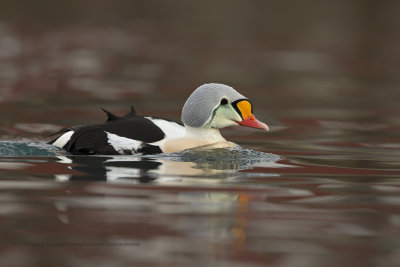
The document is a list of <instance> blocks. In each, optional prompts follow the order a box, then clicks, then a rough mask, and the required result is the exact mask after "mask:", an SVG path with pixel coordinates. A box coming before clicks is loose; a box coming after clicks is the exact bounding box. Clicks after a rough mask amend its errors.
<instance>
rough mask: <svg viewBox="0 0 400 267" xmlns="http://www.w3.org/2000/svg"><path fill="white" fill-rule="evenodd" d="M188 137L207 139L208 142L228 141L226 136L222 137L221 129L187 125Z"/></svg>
mask: <svg viewBox="0 0 400 267" xmlns="http://www.w3.org/2000/svg"><path fill="white" fill-rule="evenodd" d="M185 128H186V137H188V138H197V139H202V140H204V141H207V143H210V144H211V143H218V142H226V140H225V138H223V137H222V135H221V133H220V132H219V129H214V128H194V127H190V126H187V125H185Z"/></svg>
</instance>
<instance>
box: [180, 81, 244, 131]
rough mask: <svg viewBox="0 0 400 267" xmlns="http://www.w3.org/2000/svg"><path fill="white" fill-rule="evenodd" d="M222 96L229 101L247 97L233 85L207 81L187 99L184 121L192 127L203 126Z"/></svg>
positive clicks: (183, 112)
mask: <svg viewBox="0 0 400 267" xmlns="http://www.w3.org/2000/svg"><path fill="white" fill-rule="evenodd" d="M222 98H227V100H228V101H229V102H234V101H236V100H239V99H246V97H244V96H243V95H241V94H239V93H238V92H237V91H236V90H235V89H233V88H232V87H230V86H228V85H225V84H220V83H206V84H203V85H201V86H200V87H198V88H197V89H196V90H195V91H194V92H193V93H192V94H191V95H190V96H189V98H188V99H187V100H186V102H185V105H184V106H183V109H182V121H183V123H184V124H185V125H188V126H191V127H201V126H203V125H204V124H205V123H206V122H207V120H208V119H209V118H210V117H211V115H212V113H213V111H214V109H215V108H216V107H218V106H219V104H220V101H221V99H222Z"/></svg>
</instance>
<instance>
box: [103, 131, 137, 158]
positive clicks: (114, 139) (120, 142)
mask: <svg viewBox="0 0 400 267" xmlns="http://www.w3.org/2000/svg"><path fill="white" fill-rule="evenodd" d="M106 133H107V140H108V143H109V144H110V145H111V146H112V147H113V148H114V149H115V151H117V152H118V153H120V154H124V150H132V151H133V152H136V151H137V150H138V149H139V148H140V147H141V145H142V142H141V141H137V140H133V139H129V138H126V137H122V136H119V135H116V134H112V133H109V132H106Z"/></svg>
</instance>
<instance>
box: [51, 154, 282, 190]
mask: <svg viewBox="0 0 400 267" xmlns="http://www.w3.org/2000/svg"><path fill="white" fill-rule="evenodd" d="M280 159H281V158H280V157H279V156H277V155H274V154H270V153H264V152H258V151H253V150H247V149H241V148H240V149H238V148H235V149H225V148H223V149H212V150H207V149H193V150H188V151H184V152H180V153H176V154H162V155H155V156H143V155H137V156H136V155H133V156H73V155H68V156H58V162H60V163H66V164H68V168H69V169H70V170H72V171H73V172H71V173H70V174H62V175H56V179H57V180H60V181H66V180H69V181H71V180H83V181H85V180H91V181H93V180H94V181H108V182H119V181H134V182H137V183H149V182H157V183H160V182H163V183H173V182H177V181H182V180H184V179H186V178H191V180H192V181H193V180H194V179H196V178H198V179H203V181H211V180H215V179H219V180H220V179H224V178H233V177H236V176H238V175H239V172H238V171H240V170H248V169H251V168H254V167H275V168H276V167H285V166H286V165H283V164H279V163H278V161H279V160H280ZM204 178H209V179H204Z"/></svg>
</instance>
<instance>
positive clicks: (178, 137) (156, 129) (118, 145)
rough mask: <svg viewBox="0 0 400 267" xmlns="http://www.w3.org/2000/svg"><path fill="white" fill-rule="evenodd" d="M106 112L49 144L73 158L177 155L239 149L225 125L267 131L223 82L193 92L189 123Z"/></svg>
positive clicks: (187, 115) (185, 113)
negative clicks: (201, 149)
mask: <svg viewBox="0 0 400 267" xmlns="http://www.w3.org/2000/svg"><path fill="white" fill-rule="evenodd" d="M104 111H105V112H106V113H107V116H108V119H107V121H106V122H105V123H103V124H95V125H87V126H76V127H71V128H67V129H64V130H62V131H61V132H60V133H61V135H60V136H59V137H57V138H56V139H54V140H53V141H51V142H50V143H51V144H53V145H54V146H56V147H59V148H62V149H65V150H66V151H68V152H71V153H73V154H106V155H117V154H134V153H144V154H155V153H172V152H177V151H181V150H185V149H190V148H194V147H198V146H207V145H210V146H212V147H230V146H235V144H234V143H231V142H227V141H226V140H225V139H224V138H223V137H222V136H221V134H220V132H219V128H223V127H226V126H231V125H237V124H239V125H243V126H248V127H253V128H260V129H264V130H268V127H267V126H266V125H265V124H264V123H261V122H259V121H258V120H256V119H255V117H254V116H253V114H252V106H251V104H250V102H249V101H248V100H247V99H246V98H245V97H244V96H242V95H240V94H239V93H238V92H236V91H235V90H234V89H233V88H232V87H229V86H226V85H222V84H205V85H202V86H200V87H199V88H197V89H196V90H195V91H194V92H193V93H192V95H191V96H190V97H189V98H188V100H187V101H186V103H185V105H184V107H183V110H182V121H183V123H184V125H181V124H179V123H176V122H174V121H170V120H166V119H161V118H153V117H148V116H141V115H137V114H136V111H135V110H134V108H133V107H132V108H131V111H130V112H129V113H128V114H126V115H125V116H124V117H119V116H116V115H114V114H112V113H110V112H108V111H106V110H104Z"/></svg>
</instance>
